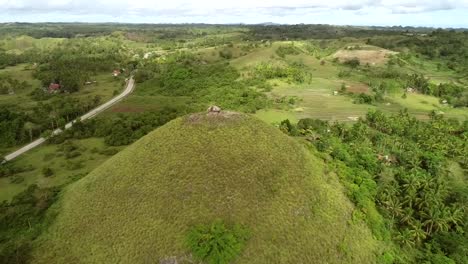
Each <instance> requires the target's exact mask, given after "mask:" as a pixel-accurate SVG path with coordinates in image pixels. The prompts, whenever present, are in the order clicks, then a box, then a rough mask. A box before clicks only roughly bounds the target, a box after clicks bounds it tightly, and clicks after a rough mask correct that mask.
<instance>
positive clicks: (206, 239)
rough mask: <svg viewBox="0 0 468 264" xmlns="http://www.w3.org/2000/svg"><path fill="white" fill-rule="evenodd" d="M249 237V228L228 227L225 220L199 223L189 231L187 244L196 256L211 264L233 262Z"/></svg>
mask: <svg viewBox="0 0 468 264" xmlns="http://www.w3.org/2000/svg"><path fill="white" fill-rule="evenodd" d="M248 237H249V232H248V231H247V229H245V228H243V227H241V226H240V225H234V226H233V227H232V228H227V227H226V226H225V224H224V222H223V221H221V220H215V221H214V222H213V223H212V224H210V225H199V226H197V227H195V228H193V229H192V230H190V232H189V233H188V236H187V244H188V246H189V247H190V249H191V250H192V252H193V254H194V256H195V257H196V258H198V259H199V260H201V261H204V262H207V263H210V264H223V263H229V262H231V261H232V260H233V259H234V258H235V257H237V256H238V255H239V254H240V252H241V251H242V249H243V248H244V245H245V242H246V241H247V239H248Z"/></svg>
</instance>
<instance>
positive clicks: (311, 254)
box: [33, 112, 377, 263]
mask: <svg viewBox="0 0 468 264" xmlns="http://www.w3.org/2000/svg"><path fill="white" fill-rule="evenodd" d="M53 210H54V211H55V212H56V213H57V217H56V219H55V222H54V223H53V224H52V225H51V228H50V229H49V230H48V231H47V232H45V233H44V234H43V235H42V236H41V237H40V239H38V240H37V241H36V244H35V249H34V252H33V253H34V254H33V255H34V261H33V263H175V262H167V261H166V260H168V259H172V260H174V259H178V263H185V262H184V261H183V260H184V259H185V260H187V259H190V251H189V249H188V248H187V246H186V243H185V240H186V238H185V237H186V234H187V231H188V230H189V229H190V228H191V227H193V226H195V225H198V224H205V223H210V222H212V221H213V220H214V219H222V220H224V221H225V222H226V223H232V224H241V225H243V226H245V227H247V228H248V229H249V230H250V232H251V236H250V238H249V240H248V241H247V244H246V246H245V248H244V250H243V251H242V253H241V255H240V256H239V257H238V258H237V259H236V260H235V263H374V262H375V252H376V250H377V242H376V241H375V240H374V239H373V237H372V235H371V232H370V231H369V230H368V228H367V226H366V225H365V224H364V223H363V222H362V221H360V220H355V221H353V219H352V212H353V206H352V204H351V202H350V201H348V200H347V198H346V196H345V195H344V193H343V190H342V187H341V185H340V184H339V182H338V179H337V178H336V175H334V174H333V173H326V172H325V171H324V165H323V163H322V161H320V159H318V158H316V157H314V156H313V155H311V154H310V153H309V152H308V151H306V149H305V148H304V146H302V145H301V144H300V143H299V142H297V141H296V140H295V139H293V138H290V137H288V136H286V135H284V134H283V133H282V132H280V131H279V130H278V129H276V128H274V127H272V126H270V125H267V124H265V123H263V122H261V121H259V120H257V119H255V118H253V117H251V116H248V115H244V114H239V113H234V112H222V113H220V114H214V113H210V114H208V113H201V114H193V115H189V116H185V117H183V118H179V119H176V120H174V121H172V122H170V123H168V124H166V125H165V126H163V127H161V128H159V129H157V130H156V131H154V132H152V133H150V134H148V135H147V136H145V137H143V138H142V139H140V140H139V141H137V142H136V143H135V144H133V145H131V146H130V147H128V148H127V149H125V150H124V151H122V152H121V153H119V154H117V155H116V156H114V157H113V158H111V159H110V160H108V161H107V162H106V163H104V164H103V165H101V166H100V167H99V168H98V169H96V170H94V171H93V172H91V173H90V174H89V175H88V176H86V177H84V178H83V179H81V180H80V181H78V182H76V183H74V184H73V185H71V186H69V187H67V189H66V190H65V192H64V193H63V195H62V197H61V199H60V201H58V202H57V204H56V206H55V208H53Z"/></svg>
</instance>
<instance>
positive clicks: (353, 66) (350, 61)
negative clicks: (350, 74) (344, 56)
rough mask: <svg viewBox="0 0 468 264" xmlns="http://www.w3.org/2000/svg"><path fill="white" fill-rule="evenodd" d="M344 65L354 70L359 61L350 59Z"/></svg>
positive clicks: (359, 63)
mask: <svg viewBox="0 0 468 264" xmlns="http://www.w3.org/2000/svg"><path fill="white" fill-rule="evenodd" d="M344 64H345V65H348V66H349V67H351V68H353V69H354V68H356V67H357V66H359V65H361V61H360V60H359V59H358V58H352V59H348V60H346V61H345V62H344Z"/></svg>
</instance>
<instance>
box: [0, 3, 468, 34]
mask: <svg viewBox="0 0 468 264" xmlns="http://www.w3.org/2000/svg"><path fill="white" fill-rule="evenodd" d="M0 22H131V23H263V22H275V23H284V24H298V23H310V24H317V23H323V24H337V25H379V26H380V25H385V26H393V25H402V26H433V27H467V28H468V0H458V1H455V0H352V1H343V0H281V1H279V0H264V1H261V0H231V1H222V0H198V1H187V0H164V1H161V0H79V1H78V0H0Z"/></svg>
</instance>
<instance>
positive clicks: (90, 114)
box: [3, 77, 135, 162]
mask: <svg viewBox="0 0 468 264" xmlns="http://www.w3.org/2000/svg"><path fill="white" fill-rule="evenodd" d="M134 86H135V80H134V79H133V77H132V78H130V80H129V81H128V82H127V87H125V90H124V91H123V92H122V93H121V94H119V95H117V96H116V97H114V98H112V99H111V100H109V101H107V102H106V103H105V104H103V105H101V106H99V107H97V108H95V109H93V110H91V111H90V112H88V113H87V114H85V115H83V116H81V117H79V118H78V119H79V120H81V121H84V120H87V119H90V118H93V117H94V116H96V115H98V114H99V113H101V112H103V111H105V110H106V109H108V108H109V107H111V106H113V105H114V104H116V103H118V102H120V101H121V100H122V99H123V98H125V97H126V96H127V95H129V94H130V93H131V92H133V89H134ZM78 119H76V120H78ZM76 120H73V121H72V122H70V123H68V124H66V125H65V129H70V128H71V127H72V126H73V123H75V122H76ZM62 132H63V130H62V129H56V130H54V131H53V132H52V134H53V135H58V134H60V133H62ZM46 140H47V138H43V137H41V138H38V139H36V140H35V141H33V142H31V143H29V144H28V145H26V146H24V147H22V148H20V149H18V150H17V151H15V152H13V153H11V154H8V155H6V156H5V158H4V161H3V162H5V161H10V160H12V159H14V158H16V157H18V156H20V155H22V154H24V153H26V152H27V151H29V150H31V149H33V148H35V147H37V146H39V145H41V144H42V143H44V142H45V141H46Z"/></svg>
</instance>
